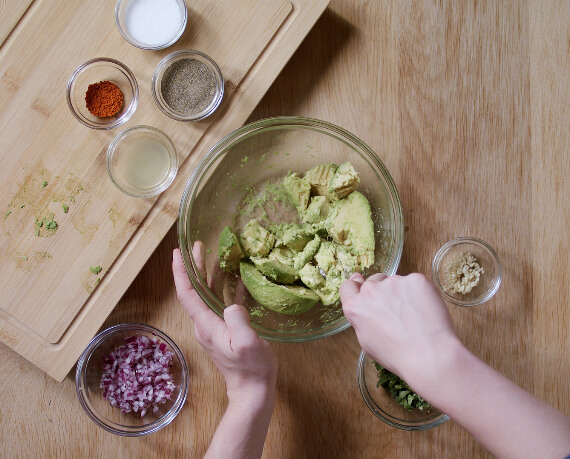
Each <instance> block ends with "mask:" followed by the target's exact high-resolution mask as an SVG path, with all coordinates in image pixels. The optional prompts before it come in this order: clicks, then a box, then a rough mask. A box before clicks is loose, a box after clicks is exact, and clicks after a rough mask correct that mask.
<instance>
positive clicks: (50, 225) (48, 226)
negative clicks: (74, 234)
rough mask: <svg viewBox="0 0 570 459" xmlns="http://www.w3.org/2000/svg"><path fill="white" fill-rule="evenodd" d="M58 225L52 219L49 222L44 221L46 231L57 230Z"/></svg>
mask: <svg viewBox="0 0 570 459" xmlns="http://www.w3.org/2000/svg"><path fill="white" fill-rule="evenodd" d="M58 226H59V225H58V224H57V222H56V221H55V220H54V219H53V217H52V218H51V219H50V220H47V221H46V229H48V230H56V229H57V228H58Z"/></svg>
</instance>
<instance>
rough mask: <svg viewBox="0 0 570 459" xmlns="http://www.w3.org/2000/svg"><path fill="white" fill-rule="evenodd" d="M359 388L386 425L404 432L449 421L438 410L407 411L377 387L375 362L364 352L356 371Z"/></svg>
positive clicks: (426, 428) (429, 427)
mask: <svg viewBox="0 0 570 459" xmlns="http://www.w3.org/2000/svg"><path fill="white" fill-rule="evenodd" d="M356 378H357V380H358V388H359V389H360V394H361V395H362V398H363V399H364V403H366V406H367V407H368V408H369V409H370V411H372V413H374V415H375V416H376V417H377V418H378V419H380V420H382V421H384V422H385V423H386V424H388V425H390V426H392V427H396V428H398V429H402V430H428V429H432V428H433V427H437V426H438V425H440V424H443V423H444V422H445V421H448V420H449V416H447V415H446V414H443V413H442V412H441V411H439V410H437V409H436V408H433V407H432V408H428V409H427V410H423V411H420V410H417V409H413V410H412V411H406V410H405V409H404V408H402V407H401V406H400V405H399V404H398V403H397V402H396V401H395V400H394V399H393V398H392V396H391V395H390V394H389V393H388V391H386V390H385V389H384V388H383V387H376V383H377V382H378V371H377V370H376V367H375V366H374V361H373V360H372V359H371V358H370V357H369V356H368V355H367V354H366V353H365V352H364V351H362V352H361V353H360V358H359V359H358V368H357V370H356Z"/></svg>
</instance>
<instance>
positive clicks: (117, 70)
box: [66, 57, 139, 129]
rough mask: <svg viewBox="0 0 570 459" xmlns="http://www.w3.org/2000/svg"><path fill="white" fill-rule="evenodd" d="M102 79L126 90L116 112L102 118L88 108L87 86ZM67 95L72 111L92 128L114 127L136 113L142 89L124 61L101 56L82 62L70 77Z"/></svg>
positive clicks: (81, 121) (123, 90)
mask: <svg viewBox="0 0 570 459" xmlns="http://www.w3.org/2000/svg"><path fill="white" fill-rule="evenodd" d="M100 81H110V82H112V83H115V84H116V85H117V86H118V87H119V89H120V90H121V92H122V93H123V97H124V100H123V106H122V107H121V109H120V110H119V112H118V113H117V114H116V115H113V116H109V117H106V118H99V117H98V116H95V115H92V114H91V112H90V111H89V110H88V109H87V105H86V104H85V93H86V92H87V88H88V87H89V85H90V84H93V83H99V82H100ZM66 98H67V105H68V106H69V109H70V110H71V113H72V114H73V116H75V118H77V119H78V120H79V122H80V123H82V124H84V125H85V126H87V127H90V128H91V129H112V128H114V127H117V126H119V125H120V124H123V123H124V122H126V121H128V120H129V119H130V118H131V116H133V113H135V110H136V109H137V103H138V98H139V89H138V85H137V80H136V79H135V76H134V75H133V72H131V71H130V70H129V68H128V67H127V66H126V65H125V64H123V63H122V62H119V61H117V60H115V59H111V58H108V57H98V58H96V59H91V60H89V61H87V62H85V63H84V64H81V65H80V66H79V67H78V68H77V69H76V70H75V71H74V72H73V74H72V75H71V77H69V81H68V82H67V90H66Z"/></svg>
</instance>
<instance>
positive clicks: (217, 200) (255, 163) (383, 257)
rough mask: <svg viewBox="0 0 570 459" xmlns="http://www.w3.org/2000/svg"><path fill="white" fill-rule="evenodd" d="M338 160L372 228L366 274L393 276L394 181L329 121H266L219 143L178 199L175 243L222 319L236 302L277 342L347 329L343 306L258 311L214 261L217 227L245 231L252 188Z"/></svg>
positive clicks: (397, 237) (399, 230) (398, 228)
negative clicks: (200, 254) (196, 250)
mask: <svg viewBox="0 0 570 459" xmlns="http://www.w3.org/2000/svg"><path fill="white" fill-rule="evenodd" d="M344 161H350V162H351V163H352V164H353V166H354V167H355V169H356V170H357V171H358V173H359V176H360V179H361V182H360V185H359V187H358V190H359V191H360V192H362V193H363V194H364V195H365V196H366V197H367V198H368V200H369V202H370V204H371V207H372V217H373V220H374V223H375V230H376V234H375V236H376V251H375V258H376V262H375V263H374V265H373V266H372V267H371V268H370V269H369V270H368V271H367V272H365V273H364V275H365V276H366V275H370V274H373V273H376V272H384V273H387V274H389V275H391V274H394V273H395V272H396V269H397V267H398V264H399V262H400V257H401V255H402V248H403V242H404V233H403V229H404V224H403V216H402V209H401V205H400V198H399V196H398V192H397V190H396V187H395V185H394V182H393V181H392V178H391V177H390V174H389V173H388V170H387V169H386V167H385V166H384V164H383V163H382V161H381V160H380V159H379V158H378V156H376V154H375V153H374V152H373V151H372V150H371V149H370V148H369V147H368V146H367V145H365V144H364V143H363V142H362V141H361V140H359V139H358V138H357V137H355V136H354V135H352V134H350V133H349V132H347V131H345V130H344V129H342V128H340V127H338V126H335V125H332V124H330V123H327V122H324V121H319V120H315V119H309V118H294V117H280V118H269V119H265V120H261V121H258V122H255V123H251V124H248V125H246V126H244V127H242V128H240V129H238V130H236V131H234V132H232V133H231V134H229V135H227V136H226V137H225V138H223V139H222V140H220V141H219V142H218V143H217V144H216V145H215V146H214V147H213V148H212V149H211V150H210V152H209V153H208V154H207V155H206V156H205V157H204V158H203V159H202V160H201V161H200V163H199V164H198V165H197V167H196V168H195V170H194V172H193V173H192V175H191V176H190V179H189V180H188V184H187V185H186V189H185V191H184V194H183V196H182V202H181V204H180V213H179V219H178V238H179V244H180V248H181V251H182V256H183V259H184V265H185V267H186V272H187V273H188V277H189V278H190V281H191V282H192V284H193V285H194V287H195V289H196V291H197V292H198V293H199V295H200V296H201V297H202V299H203V300H204V301H205V302H206V304H208V306H209V307H210V308H211V309H212V310H213V311H214V312H216V313H217V314H218V315H220V316H222V315H223V310H224V307H225V306H227V305H230V304H232V303H239V304H242V305H243V306H244V307H246V309H248V310H249V312H250V319H251V323H252V325H253V327H254V328H255V329H256V331H257V332H258V334H259V335H260V336H262V337H263V338H267V339H271V340H275V341H282V342H300V341H310V340H316V339H320V338H325V337H327V336H331V335H334V334H335V333H338V332H340V331H342V330H345V329H346V328H348V327H349V326H350V324H349V323H348V321H347V320H346V319H345V317H344V315H343V313H342V308H341V306H336V307H335V306H323V305H321V304H320V303H319V304H317V305H316V306H315V307H314V308H312V309H311V310H309V311H307V312H305V313H303V314H298V315H294V316H287V315H283V314H279V313H276V312H273V311H269V310H268V309H266V308H263V307H262V306H260V305H259V304H258V303H257V302H256V301H255V300H253V298H252V297H251V296H250V295H249V294H248V293H247V291H245V288H244V287H243V284H242V283H241V280H239V275H237V274H235V273H228V272H224V271H221V269H220V268H219V261H218V256H217V254H218V237H219V235H220V232H221V231H222V229H223V228H224V227H225V226H226V225H230V226H231V227H233V228H240V227H243V225H244V224H245V223H247V221H249V219H250V218H251V217H250V216H248V215H240V213H239V212H238V208H240V205H241V204H242V202H243V200H244V199H247V197H248V195H249V193H251V191H250V190H251V189H255V188H259V187H260V186H261V185H263V184H266V183H267V182H268V181H270V180H272V179H278V178H283V177H284V176H285V175H286V174H287V172H288V171H297V172H304V171H307V170H308V169H309V168H311V167H313V166H315V165H317V164H321V163H331V162H332V163H337V164H340V163H342V162H344ZM278 218H280V219H281V221H284V222H285V221H289V222H291V221H294V219H296V218H297V215H296V212H295V213H293V212H292V211H289V214H283V215H278ZM275 221H277V220H275ZM198 240H200V241H202V242H203V243H204V245H205V248H206V254H205V268H206V275H205V277H204V276H203V275H202V274H201V273H200V272H199V269H198V266H197V264H196V259H195V257H194V256H193V254H191V253H190V252H189V249H190V248H191V247H192V246H193V244H194V243H195V242H196V241H198Z"/></svg>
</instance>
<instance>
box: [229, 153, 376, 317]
mask: <svg viewBox="0 0 570 459" xmlns="http://www.w3.org/2000/svg"><path fill="white" fill-rule="evenodd" d="M359 182H360V179H359V177H358V174H357V172H356V170H355V169H354V167H353V166H352V164H350V163H349V162H345V163H343V164H341V165H340V166H337V165H335V164H320V165H318V166H315V167H313V168H312V169H310V170H309V171H307V172H306V173H305V174H298V173H291V172H290V173H289V174H288V175H287V176H286V177H285V178H284V179H283V180H282V182H281V185H282V187H283V189H284V190H285V192H286V194H287V196H288V198H289V203H290V204H291V205H292V206H293V207H295V208H296V209H297V212H298V214H299V220H300V223H296V222H281V223H275V224H268V225H267V228H266V227H264V226H262V225H261V223H260V222H259V221H258V220H256V219H253V220H250V221H249V222H248V223H247V225H246V226H245V227H244V229H243V231H242V232H241V234H239V235H236V234H235V233H234V232H233V231H232V229H231V228H230V227H229V226H226V227H225V228H224V229H223V230H222V232H221V234H220V239H219V246H218V257H219V260H220V268H222V269H223V270H225V271H235V270H237V269H239V270H240V275H241V279H242V281H243V283H244V285H245V287H246V288H247V290H248V291H249V293H250V294H251V296H252V297H253V298H254V299H255V300H256V301H257V302H258V303H259V304H261V305H262V306H264V307H266V308H267V309H270V310H272V311H275V312H279V313H281V314H301V313H303V312H305V311H308V310H309V309H311V308H312V307H313V306H315V304H317V303H318V302H319V301H320V302H321V303H322V304H323V305H325V306H327V305H338V304H339V302H340V297H339V288H340V286H341V284H342V282H343V281H344V280H345V279H347V278H348V277H349V276H350V275H351V274H352V273H354V272H361V271H362V270H363V269H364V268H369V267H370V266H372V264H373V263H374V248H375V239H374V223H373V222H372V211H371V209H370V203H369V202H368V199H366V197H365V196H364V195H363V194H362V193H360V192H358V191H356V187H357V185H358V183H359ZM270 223H271V222H270ZM248 259H249V260H248Z"/></svg>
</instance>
